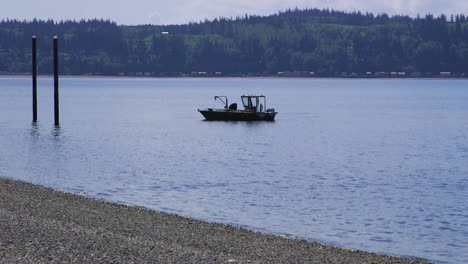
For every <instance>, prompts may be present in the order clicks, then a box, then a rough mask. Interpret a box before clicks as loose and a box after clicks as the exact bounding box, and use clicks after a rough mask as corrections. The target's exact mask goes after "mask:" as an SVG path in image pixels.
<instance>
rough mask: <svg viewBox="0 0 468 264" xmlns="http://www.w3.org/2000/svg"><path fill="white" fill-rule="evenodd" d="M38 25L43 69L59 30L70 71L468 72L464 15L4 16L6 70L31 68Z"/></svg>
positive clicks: (1, 49) (47, 68)
mask: <svg viewBox="0 0 468 264" xmlns="http://www.w3.org/2000/svg"><path fill="white" fill-rule="evenodd" d="M163 32H164V33H163ZM33 35H36V36H37V38H38V48H39V52H38V60H39V72H40V73H51V72H52V57H51V55H52V47H51V45H52V38H53V36H54V35H57V36H59V46H60V66H61V72H62V73H64V74H102V75H118V74H121V75H122V74H126V75H127V74H134V73H137V72H146V73H151V74H155V75H160V74H165V75H176V74H180V73H191V72H222V73H223V74H239V73H260V74H262V75H268V74H275V73H277V72H279V71H308V72H310V71H313V72H316V73H318V74H321V75H324V76H329V75H333V74H334V73H336V72H358V73H359V72H392V71H405V72H442V71H450V72H459V73H461V72H468V21H467V18H466V17H465V16H464V15H457V16H451V17H446V16H444V15H442V16H439V17H434V16H432V15H427V16H425V17H417V18H410V17H407V16H393V17H389V16H388V15H385V14H380V15H373V14H370V13H366V14H362V13H359V12H353V13H346V12H340V11H332V10H318V9H308V10H288V11H286V12H281V13H278V14H275V15H271V16H267V17H260V16H245V17H238V18H220V19H215V20H213V21H204V22H199V23H190V24H186V25H170V26H153V25H141V26H125V25H117V24H116V23H114V22H111V21H107V20H87V21H85V20H82V21H60V22H57V21H55V22H54V21H40V20H32V21H17V20H4V21H1V22H0V72H3V73H26V72H30V71H31V66H30V61H31V36H33Z"/></svg>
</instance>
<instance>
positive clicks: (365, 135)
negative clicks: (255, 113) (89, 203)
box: [0, 78, 468, 263]
mask: <svg viewBox="0 0 468 264" xmlns="http://www.w3.org/2000/svg"><path fill="white" fill-rule="evenodd" d="M30 86H31V81H30V79H28V78H0V177H6V178H13V179H19V180H23V181H27V182H32V183H36V184H41V185H46V186H49V187H53V188H56V189H60V190H64V191H69V192H73V193H80V194H84V195H89V196H92V197H97V198H102V199H105V200H109V201H115V202H119V203H124V204H131V205H140V206H145V207H148V208H152V209H157V210H162V211H165V212H169V213H176V214H180V215H184V216H189V217H193V218H197V219H203V220H208V221H215V222H222V223H228V224H234V225H238V226H243V227H246V228H249V229H253V230H257V231H262V232H268V233H275V234H287V235H293V236H297V237H301V238H306V239H312V240H318V241H322V242H325V243H329V244H333V245H338V246H342V247H348V248H355V249H361V250H367V251H374V252H383V253H387V254H394V255H403V256H416V257H422V258H427V259H430V260H432V261H436V262H440V263H444V262H447V263H467V262H468V81H464V80H322V79H111V78H103V79H84V78H63V79H61V94H60V96H61V121H62V122H61V123H62V124H61V127H60V128H59V129H56V128H54V126H53V105H52V102H53V101H52V99H53V98H52V90H53V88H52V86H53V82H52V79H48V78H42V79H40V80H39V106H40V107H39V123H38V124H37V125H36V126H34V125H32V124H31V106H30V105H31V87H30ZM242 94H265V95H267V96H268V98H267V99H268V102H267V103H268V106H267V107H275V108H276V110H277V111H279V114H278V116H277V120H276V122H209V121H204V120H203V118H202V116H201V115H200V114H199V113H198V112H197V111H196V109H197V108H203V107H212V106H214V104H213V100H212V97H213V96H214V95H227V96H229V98H230V102H234V101H236V102H237V103H240V100H239V96H240V95H242Z"/></svg>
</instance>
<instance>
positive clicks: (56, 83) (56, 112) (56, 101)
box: [54, 36, 60, 126]
mask: <svg viewBox="0 0 468 264" xmlns="http://www.w3.org/2000/svg"><path fill="white" fill-rule="evenodd" d="M58 74H59V69H58V38H57V36H55V37H54V117H55V118H54V120H55V125H56V126H59V125H60V121H59V76H58Z"/></svg>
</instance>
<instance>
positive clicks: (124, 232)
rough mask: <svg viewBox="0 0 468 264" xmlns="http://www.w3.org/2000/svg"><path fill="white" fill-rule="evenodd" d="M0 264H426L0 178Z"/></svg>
mask: <svg viewBox="0 0 468 264" xmlns="http://www.w3.org/2000/svg"><path fill="white" fill-rule="evenodd" d="M0 233H1V236H0V263H44V262H48V263H50V262H72V263H76V262H77V263H87V262H88V263H89V262H92V263H94V262H117V263H121V262H125V263H127V262H133V263H141V262H144V263H146V262H151V263H425V262H422V261H420V260H415V259H406V258H400V257H393V256H385V255H379V254H374V253H367V252H362V251H358V250H349V249H341V248H336V247H332V246H326V245H323V244H320V243H316V242H308V241H304V240H294V239H287V238H284V237H280V236H275V235H268V234H261V233H257V232H253V231H248V230H245V229H242V228H237V227H233V226H229V225H223V224H215V223H208V222H203V221H198V220H193V219H189V218H184V217H180V216H176V215H171V214H166V213H162V212H157V211H152V210H147V209H144V208H138V207H130V206H125V205H119V204H113V203H108V202H103V201H100V200H95V199H90V198H85V197H82V196H79V195H74V194H69V193H64V192H59V191H55V190H52V189H49V188H45V187H41V186H35V185H32V184H29V183H24V182H19V181H15V180H10V179H3V178H0Z"/></svg>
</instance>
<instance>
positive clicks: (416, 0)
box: [0, 0, 468, 25]
mask: <svg viewBox="0 0 468 264" xmlns="http://www.w3.org/2000/svg"><path fill="white" fill-rule="evenodd" d="M295 7H298V8H315V7H317V8H327V7H328V8H333V9H337V10H348V11H354V10H359V11H363V12H366V11H370V12H374V13H382V12H385V13H389V14H405V15H411V16H416V15H417V14H421V15H424V14H427V13H432V14H441V13H443V14H447V15H449V14H468V1H467V0H164V1H162V0H4V1H2V4H1V8H0V19H6V18H11V19H13V18H16V19H27V20H31V19H33V18H40V19H48V18H52V19H56V20H57V19H58V20H61V19H81V18H104V19H111V20H113V21H115V22H117V23H118V24H127V25H137V24H182V23H188V22H196V21H200V20H204V19H205V18H207V19H213V18H215V17H220V16H223V17H236V16H239V15H244V14H257V15H269V14H273V13H276V12H278V11H280V10H285V9H287V8H291V9H293V8H295Z"/></svg>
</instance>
